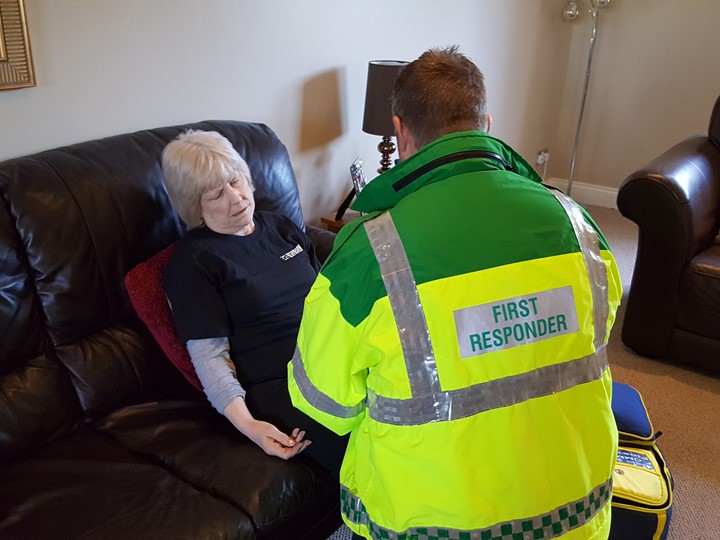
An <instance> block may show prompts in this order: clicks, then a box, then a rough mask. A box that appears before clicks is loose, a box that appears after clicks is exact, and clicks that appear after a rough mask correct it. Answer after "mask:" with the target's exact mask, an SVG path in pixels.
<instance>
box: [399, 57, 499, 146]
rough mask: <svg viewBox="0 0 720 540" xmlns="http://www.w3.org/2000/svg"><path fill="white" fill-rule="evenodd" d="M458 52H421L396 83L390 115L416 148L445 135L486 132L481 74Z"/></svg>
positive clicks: (485, 112) (485, 110)
mask: <svg viewBox="0 0 720 540" xmlns="http://www.w3.org/2000/svg"><path fill="white" fill-rule="evenodd" d="M457 49H458V48H457V46H453V47H448V48H445V49H430V50H428V51H426V52H424V53H423V54H422V55H420V57H419V58H418V59H417V60H414V61H413V62H411V63H410V64H408V65H407V66H405V67H404V68H403V69H402V71H401V72H400V74H399V75H398V78H397V80H396V82H395V89H394V91H393V95H392V112H393V115H396V116H398V117H400V119H401V120H402V122H403V123H404V124H405V126H406V127H407V129H408V130H409V131H410V132H411V133H412V135H413V137H414V139H415V144H416V146H417V148H420V147H422V146H425V145H426V144H428V143H430V142H432V141H434V140H435V139H437V138H438V137H442V136H443V135H447V134H448V133H454V132H456V131H466V130H470V129H478V130H481V131H485V130H486V129H487V125H486V120H487V104H486V95H485V81H484V77H483V74H482V73H481V72H480V70H479V69H478V67H477V66H476V65H475V64H474V63H473V62H472V61H471V60H470V59H468V58H467V57H466V56H465V55H464V54H462V53H459V52H458V50H457Z"/></svg>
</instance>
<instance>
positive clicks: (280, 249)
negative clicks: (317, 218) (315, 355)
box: [164, 211, 319, 385]
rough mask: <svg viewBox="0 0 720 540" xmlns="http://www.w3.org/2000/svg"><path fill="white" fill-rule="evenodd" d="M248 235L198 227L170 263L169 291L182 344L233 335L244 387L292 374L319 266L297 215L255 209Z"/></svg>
mask: <svg viewBox="0 0 720 540" xmlns="http://www.w3.org/2000/svg"><path fill="white" fill-rule="evenodd" d="M254 218H255V231H254V232H253V233H252V234H250V235H248V236H235V235H228V234H219V233H216V232H213V231H211V230H210V229H208V228H206V227H202V228H198V229H193V230H191V231H190V232H188V233H187V234H186V235H185V236H184V237H183V238H182V239H180V241H179V242H178V244H177V246H176V248H175V250H174V252H173V254H172V256H171V257H170V260H169V261H168V264H167V266H166V267H165V274H164V285H165V292H166V294H167V296H168V299H169V300H170V304H171V305H172V311H173V316H174V319H175V325H176V328H177V332H178V335H179V337H180V340H181V341H182V343H186V342H187V341H188V340H190V339H205V338H217V337H227V338H228V339H229V342H230V354H231V357H232V359H233V362H234V363H235V367H236V369H237V376H238V380H239V381H240V383H241V384H242V385H250V384H255V383H259V382H263V381H266V380H269V379H273V378H284V377H286V369H287V368H286V366H287V362H288V361H289V360H290V358H291V357H292V355H293V351H294V350H295V342H296V339H297V333H298V328H299V327H300V319H301V317H302V310H303V302H304V300H305V296H306V295H307V293H308V291H309V290H310V287H311V286H312V284H313V282H314V280H315V277H316V275H317V272H318V270H319V263H318V261H317V258H316V256H315V251H314V249H313V246H312V243H311V242H310V239H309V238H308V237H307V236H306V235H305V233H304V232H303V231H302V230H300V229H299V228H298V227H297V226H296V225H295V224H294V223H293V222H292V221H291V220H289V219H288V218H286V217H284V216H282V215H280V214H274V213H270V212H261V211H259V212H256V213H255V216H254Z"/></svg>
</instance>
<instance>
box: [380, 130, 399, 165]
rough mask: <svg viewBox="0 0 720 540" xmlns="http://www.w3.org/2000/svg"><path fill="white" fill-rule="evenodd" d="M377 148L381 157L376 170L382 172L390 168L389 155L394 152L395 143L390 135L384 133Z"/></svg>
mask: <svg viewBox="0 0 720 540" xmlns="http://www.w3.org/2000/svg"><path fill="white" fill-rule="evenodd" d="M377 148H378V152H380V154H381V155H382V158H381V159H380V168H379V169H378V170H377V172H378V173H379V174H382V173H384V172H385V171H388V170H390V167H392V161H391V160H390V156H392V155H393V154H394V153H395V150H396V148H395V143H394V142H392V137H391V136H390V135H384V136H383V138H382V141H380V144H378V147H377Z"/></svg>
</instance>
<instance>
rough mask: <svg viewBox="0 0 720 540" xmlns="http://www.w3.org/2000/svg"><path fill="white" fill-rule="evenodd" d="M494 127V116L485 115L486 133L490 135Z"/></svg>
mask: <svg viewBox="0 0 720 540" xmlns="http://www.w3.org/2000/svg"><path fill="white" fill-rule="evenodd" d="M491 125H492V116H490V113H487V114H486V115H485V133H490V126H491Z"/></svg>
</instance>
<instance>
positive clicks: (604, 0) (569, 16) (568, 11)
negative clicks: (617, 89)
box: [562, 0, 610, 195]
mask: <svg viewBox="0 0 720 540" xmlns="http://www.w3.org/2000/svg"><path fill="white" fill-rule="evenodd" d="M589 1H590V13H591V15H592V18H593V27H592V34H591V35H590V51H589V52H588V61H587V69H586V70H585V84H584V85H583V93H582V100H581V101H580V114H579V115H578V122H577V129H576V130H575V143H574V144H573V151H572V159H571V160H570V176H569V177H568V187H567V194H568V195H570V191H571V190H572V183H573V175H574V174H575V160H576V158H577V153H578V146H579V143H580V130H581V128H582V121H583V115H584V114H585V99H586V98H587V91H588V84H589V83H590V68H591V67H592V58H593V51H594V50H595V39H596V38H597V33H598V20H599V11H600V9H601V8H604V7H607V6H608V4H610V0H589ZM579 3H580V2H577V1H575V0H570V1H569V2H568V3H567V4H566V5H565V7H564V8H563V12H562V17H563V20H564V21H567V22H572V21H574V20H575V19H577V18H578V15H580V7H579V5H578V4H579Z"/></svg>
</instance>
